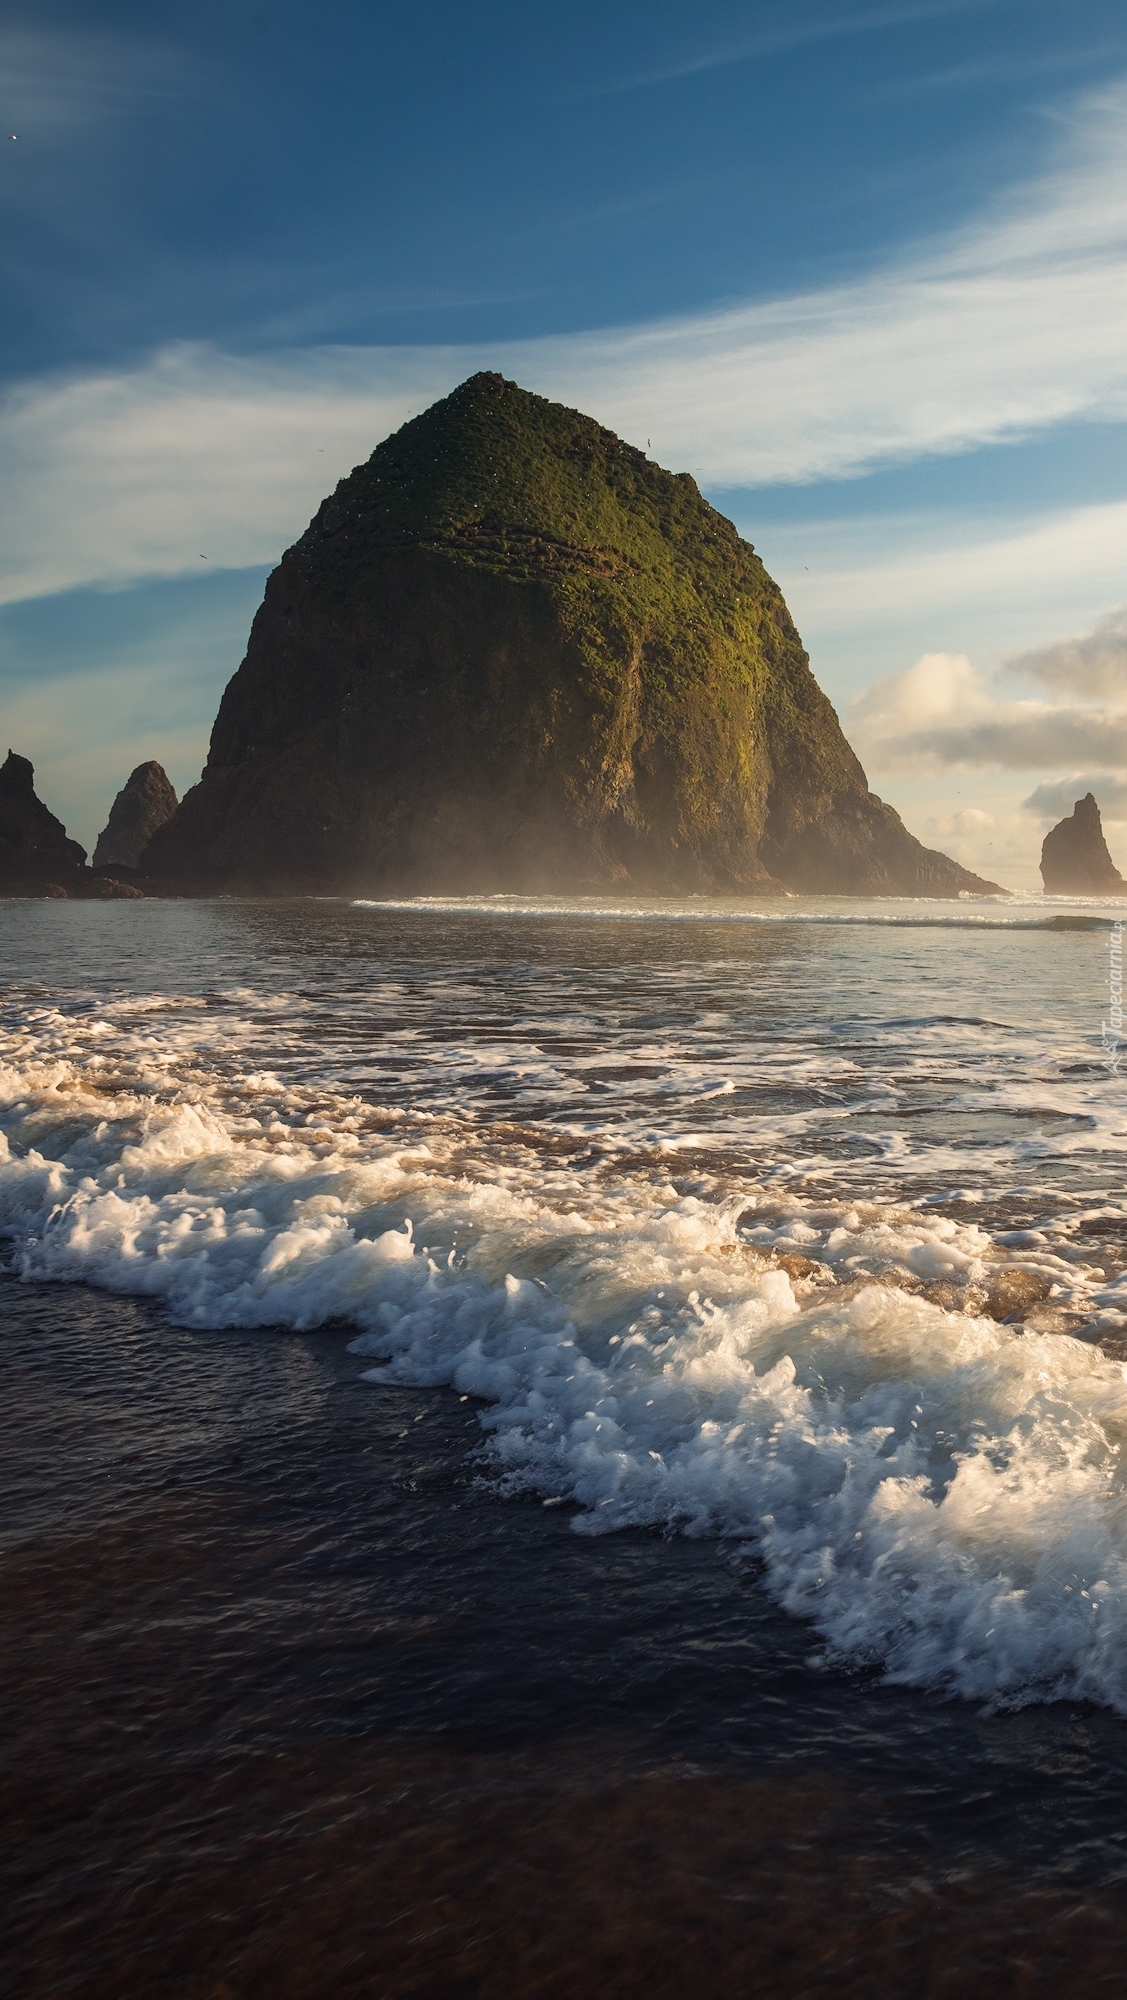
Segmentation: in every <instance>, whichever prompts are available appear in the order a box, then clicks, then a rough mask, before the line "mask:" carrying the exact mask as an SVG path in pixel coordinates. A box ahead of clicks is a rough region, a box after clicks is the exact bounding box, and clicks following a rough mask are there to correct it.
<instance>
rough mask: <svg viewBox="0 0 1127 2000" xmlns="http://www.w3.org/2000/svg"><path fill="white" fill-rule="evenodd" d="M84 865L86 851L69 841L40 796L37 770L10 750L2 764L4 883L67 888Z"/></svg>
mask: <svg viewBox="0 0 1127 2000" xmlns="http://www.w3.org/2000/svg"><path fill="white" fill-rule="evenodd" d="M85 866H86V849H85V848H84V847H80V846H79V844H78V842H77V840H68V839H67V831H66V828H65V826H64V825H63V823H62V820H61V819H56V818H55V815H54V813H53V812H51V811H50V810H49V809H48V807H47V806H45V805H44V804H43V801H42V799H40V798H37V797H36V793H35V769H34V766H33V765H32V764H31V763H30V762H29V761H28V759H27V758H26V757H17V755H16V753H15V751H14V750H9V752H8V755H7V758H6V759H5V762H4V763H3V764H2V765H0V885H2V886H3V887H4V888H18V887H22V886H23V885H24V884H25V883H26V884H29V885H34V884H38V883H48V882H54V883H55V884H56V885H57V886H58V887H59V888H66V886H67V885H68V883H69V882H70V880H71V879H72V877H73V876H74V875H75V874H76V872H77V871H78V870H79V869H82V868H85Z"/></svg>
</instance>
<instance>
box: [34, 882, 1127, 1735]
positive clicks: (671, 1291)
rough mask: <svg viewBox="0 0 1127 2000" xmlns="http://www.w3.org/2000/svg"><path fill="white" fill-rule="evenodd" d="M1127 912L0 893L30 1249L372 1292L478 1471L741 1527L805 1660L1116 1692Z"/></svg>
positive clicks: (380, 1370) (41, 1272) (130, 1276)
mask: <svg viewBox="0 0 1127 2000" xmlns="http://www.w3.org/2000/svg"><path fill="white" fill-rule="evenodd" d="M1116 914H1117V912H1116V910H1115V909H1114V908H1113V907H1112V906H1110V905H1109V906H1108V907H1107V908H1102V907H1100V906H1098V905H1083V906H1081V905H1061V906H1060V907H1059V908H1058V907H1054V906H1053V905H1052V904H1048V906H1047V907H1046V903H1045V901H1043V900H1040V899H1039V900H1038V901H1037V903H1036V904H1034V903H1032V902H1031V903H1029V904H1028V905H1022V904H1016V905H1015V904H1014V903H1010V902H1007V903H1005V904H1002V903H998V902H983V903H978V904H963V903H960V904H958V905H950V904H944V905H940V904H919V905H912V904H907V903H901V902H897V903H880V904H868V905H866V904H856V905H854V904H842V903H840V902H836V903H834V902H827V903H817V902H814V901H811V900H806V899H794V900H793V901H788V902H787V904H785V905H783V906H779V907H777V908H776V907H774V906H767V905H740V904H737V903H723V904H716V905H710V904H708V903H707V902H704V901H702V899H692V900H690V901H687V902H685V903H683V904H675V903H662V904H650V905H646V904H633V905H629V904H615V905H612V904H607V903H603V904H599V903H595V902H587V903H583V904H579V905H568V904H566V903H563V902H561V901H559V900H556V901H552V902H548V901H545V902H543V903H534V902H528V901H523V902H517V901H516V900H515V899H498V898H493V899H488V900H487V901H483V902H478V903H476V904H475V903H472V902H470V901H468V900H462V901H453V900H447V901H444V902H443V901H429V902H425V903H424V902H418V903H411V904H358V905H354V906H347V905H344V904H340V903H335V902H330V901H325V902H294V903H252V902H248V903H238V902H231V903H213V904H203V903H185V904H174V903H144V904H128V905H96V904H89V905H81V904H76V905H57V904H55V905H37V904H19V905H9V906H8V907H7V909H6V911H5V920H6V921H5V939H4V944H3V947H2V949H3V956H4V961H5V964H4V971H5V984H6V992H7V998H6V1001H5V1004H4V1011H3V1017H2V1022H0V1026H2V1030H3V1049H2V1054H3V1067H2V1069H0V1129H2V1132H3V1135H4V1138H3V1144H4V1148H5V1150H4V1154H3V1159H2V1164H0V1223H2V1227H3V1230H4V1234H5V1237H6V1239H7V1243H8V1246H9V1255H10V1260H11V1265H12V1268H13V1270H14V1271H15V1272H16V1273H18V1274H19V1275H20V1276H22V1277H24V1278H26V1279H34V1280H59V1279H67V1280H75V1279H77V1280H80V1281H84V1282H86V1283H89V1284H92V1285H95V1286H99V1287H102V1288H105V1289H108V1290H110V1291H114V1292H118V1293H121V1294H131V1295H134V1296H137V1297H148V1298H150V1299H153V1300H156V1301H159V1302H160V1304H161V1305H162V1307H163V1308H164V1309H165V1310H166V1311H167V1312H168V1313H169V1314H171V1315H172V1316H173V1318H175V1319H176V1320H179V1321H181V1322H182V1323H184V1324H186V1325H189V1326H194V1327H197V1328H200V1329H215V1330H217V1331H219V1330H222V1329H225V1328H226V1329H233V1328H255V1327H271V1326H278V1327H285V1328H288V1329H291V1330H295V1331H298V1332H300V1331H303V1330H308V1331H311V1330H313V1329H317V1328H321V1327H326V1326H332V1325H335V1324H337V1323H338V1322H341V1321H344V1322H347V1323H348V1324H349V1326H350V1328H351V1338H352V1342H353V1352H354V1354H355V1355H356V1356H357V1357H358V1365H359V1366H360V1367H361V1368H363V1369H364V1370H365V1371H366V1372H369V1373H370V1375H371V1377H372V1379H373V1381H375V1382H378V1383H380V1384H384V1385H387V1384H391V1385H395V1384H399V1385H402V1387H403V1388H404V1390H407V1389H412V1390H415V1389H419V1388H423V1387H426V1388H431V1389H434V1388H442V1389H449V1390H450V1391H452V1392H454V1393H455V1394H456V1395H457V1396H461V1397H468V1398H472V1399H474V1406H475V1407H479V1409H480V1449H481V1451H482V1453H483V1458H482V1460H481V1464H480V1471H481V1473H482V1475H483V1476H485V1477H487V1478H488V1479H490V1480H492V1481H493V1482H494V1483H495V1484H496V1486H497V1488H498V1490H499V1491H501V1492H503V1493H511V1494H522V1495H525V1496H529V1495H531V1496H534V1497H535V1498H537V1499H538V1500H540V1501H541V1502H542V1503H543V1504H545V1505H547V1506H550V1507H563V1508H565V1509H567V1510H568V1511H569V1512H571V1517H572V1526H573V1528H574V1529H575V1530H576V1531H577V1532H578V1533H579V1534H580V1535H585V1536H591V1535H600V1534H606V1533H609V1532H611V1531H613V1530H615V1529H621V1528H626V1527H648V1528H659V1529H662V1530H664V1531H667V1532H674V1533H687V1534H689V1535H691V1536H695V1537H711V1538H718V1539H720V1540H721V1541H722V1542H723V1544H724V1550H725V1553H726V1554H727V1555H728V1556H731V1557H734V1558H735V1559H737V1560H745V1559H746V1560H747V1561H749V1562H752V1563H754V1565H755V1566H756V1576H757V1578H758V1581H756V1582H755V1583H754V1584H750V1583H749V1588H755V1589H762V1590H764V1591H766V1592H767V1593H768V1594H769V1595H770V1596H771V1597H773V1598H774V1599H775V1600H776V1602H777V1603H779V1604H781V1605H782V1606H784V1607H785V1609H786V1610H787V1611H788V1612H790V1613H792V1614H793V1615H794V1616H795V1617H796V1618H798V1619H800V1620H804V1621H806V1623H807V1625H808V1627H809V1629H810V1631H811V1633H812V1636H813V1642H814V1645H815V1648H816V1650H818V1651H820V1654H821V1657H823V1658H824V1659H825V1660H827V1661H829V1662H838V1663H854V1664H856V1663H865V1664H869V1665H873V1666H876V1667H878V1668H879V1669H880V1670H881V1671H882V1672H883V1673H885V1674H886V1675H887V1676H888V1677H889V1678H891V1679H893V1680H896V1681H899V1682H901V1683H905V1684H909V1685H918V1686H926V1687H930V1688H934V1689H937V1690H941V1691H944V1692H950V1693H955V1694H960V1695H964V1696H970V1697H972V1698H974V1699H975V1700H978V1701H985V1702H986V1703H992V1704H999V1705H1002V1706H1011V1705H1021V1704H1024V1703H1028V1702H1030V1701H1037V1700H1046V1699H1055V1698H1061V1697H1068V1698H1077V1697H1086V1698H1089V1699H1091V1700H1094V1701H1097V1702H1099V1703H1101V1704H1104V1705H1106V1706H1110V1707H1112V1708H1113V1709H1116V1710H1118V1711H1119V1712H1123V1710H1124V1709H1127V1643H1125V1642H1127V1478H1125V1474H1124V1468H1123V1463H1122V1444H1123V1439H1124V1433H1125V1430H1127V1378H1125V1370H1124V1362H1123V1358H1122V1357H1123V1356H1124V1355H1125V1354H1127V1276H1125V1271H1127V1202H1125V1200H1124V1196H1123V1192H1122V1166H1123V1155H1124V1152H1125V1151H1127V1088H1125V1086H1124V1083H1123V1081H1122V1079H1120V1078H1119V1077H1118V1076H1117V1075H1115V1074H1114V1073H1113V1072H1112V1071H1110V1070H1109V1068H1108V1067H1107V1064H1106V1061H1105V1060H1104V1049H1103V1045H1102V1043H1101V1026H1102V1021H1103V1018H1104V1016H1105V1015H1106V1012H1107V943H1106V940H1107V934H1108V928H1109V925H1110V923H1111V921H1112V919H1113V917H1114V916H1115V915H1116ZM29 967H30V968H34V973H33V976H32V977H29V975H28V968H29ZM262 1365H263V1367H269V1366H270V1365H271V1364H270V1359H269V1350H265V1351H264V1353H263V1361H262ZM405 1420H407V1419H405Z"/></svg>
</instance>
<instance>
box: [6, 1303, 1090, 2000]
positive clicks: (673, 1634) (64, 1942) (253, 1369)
mask: <svg viewBox="0 0 1127 2000" xmlns="http://www.w3.org/2000/svg"><path fill="white" fill-rule="evenodd" d="M0 1327H2V1340H0V1357H2V1361H3V1367H4V1374H5V1395H4V1432H5V1435H4V1440H3V1466H4V1474H3V1480H4V1488H5V1503H4V1521H5V1523H6V1527H5V1537H4V1557H3V1584H2V1587H3V1598H4V1606H5V1615H4V1621H3V1647H4V1674H3V1688H4V1708H5V1717H4V1752H3V1776H2V1782H3V1793H4V1817H5V1824H6V1827H7V1829H8V1837H7V1839H6V1842H5V1847H6V1853H7V1859H6V1861H5V1863H4V1864H3V1866H4V1881H3V1885H2V1887H3V1907H4V1910H5V1912H6V1914H5V1919H4V1928H5V1931H6V1933H7V1937H6V1944H5V1951H4V1959H5V1963H6V1968H7V1969H6V1972H5V1975H4V1977H5V1979H6V1982H7V1984H6V1985H5V1987H4V1990H5V1991H7V1992H11V1993H13V1994H19V1995H21V1996H23V1995H36V1996H39V1995H44V1996H45V1995H52V1996H60V2000H61V1996H64V1995H66V1996H70V1995H73V1996H91V2000H94V1996H97V2000H101V1996H106V2000H109V1996H111V1995H112V1996H114V1997H115V2000H120V1996H128V1995H133V1994H138V1995H140V1994H146V1995H148V1994H155V1993H160V1994H161V1995H167V1996H170V2000H189V1996H191V2000H196V1996H201V2000H202V1996H210V2000H235V1996H237V2000H252V1997H253V2000H257V1996H267V1995H271V1996H286V2000H304V1996H315V1995H316V1996H321V1995H325V1994H329V1993H331V1994H333V1995H334V1996H341V2000H347V1996H352V1995H357V1996H359V1995H371V1996H376V1995H378V1996H381V2000H382V1996H400V1995H403V1996H407V1995H423V1994H425V1995H430V1994H435V1995H438V1994H445V1995H463V1994H464V1995H467V1996H468V1995H481V1996H490V2000H492V1996H496V2000H516V1996H524V1995H529V1996H531V1995H543V1996H551V2000H556V1996H571V1995H580V1994H588V1993H598V1994H609V1995H624V1996H625V1995H635V1994H637V1995H642V1994H646V1995H671V1996H672V1995H680V1994H688V1993H698V1992H701V1993H709V1994H715V1995H720V1996H727V1995H729V1994H730V1995H733V1996H735V1995H737V1994H739V1995H747V1994H763V1995H772V1996H774V1995H780V1996H783V1995H786V1996H789V1995H800V1994H805V1993H820V1992H831V1991H832V1992H837V1993H842V1994H847V1995H851V1994H857V1995H861V1994H870V1993H874V1992H885V1991H886V1992H889V1993H894V1994H897V1995H900V1994H904V1995H917V1994H918V1995H921V1996H922V1995H933V1994H952V1995H954V1994H959V1995H965V1994H979V1993H981V1994H983V1995H985V1994H986V1993H990V1994H1001V1995H1009V1994H1013V1995H1024V1994H1042V1993H1045V1994H1047V1993H1049V1992H1050V1991H1053V1990H1059V1989H1061V1988H1062V1987H1063V1988H1064V1989H1065V1990H1067V1991H1069V1992H1073V1993H1087V1992H1098V1991H1102V1990H1104V1988H1105V1987H1106V1988H1107V1989H1108V1990H1109V1991H1110V1990H1111V1989H1112V1987H1113V1986H1114V1987H1115V1989H1116V1990H1118V1989H1119V1987H1120V1986H1121V1984H1122V1977H1123V1965H1124V1963H1125V1954H1127V1909H1125V1908H1124V1906H1123V1903H1122V1897H1121V1893H1120V1884H1121V1878H1122V1848H1123V1845H1124V1842H1123V1839H1122V1836H1121V1835H1120V1832H1119V1827H1120V1823H1121V1819H1122V1810H1121V1808H1122V1800H1123V1796H1124V1779H1125V1777H1127V1751H1125V1747H1124V1738H1125V1737H1127V1730H1125V1729H1124V1726H1123V1725H1122V1724H1120V1723H1119V1722H1118V1721H1116V1719H1115V1718H1114V1717H1111V1716H1108V1715H1105V1714H1102V1713H1100V1712H1099V1711H1094V1710H1093V1711H1088V1710H1083V1709H1079V1708H1076V1707H1072V1708H1070V1709H1062V1708H1056V1709H1050V1710H1046V1709H1042V1710H1029V1711H1025V1712H1024V1713H1023V1714H1020V1715H1017V1716H1012V1717H994V1718H984V1717H981V1716H978V1715H976V1714H975V1713H974V1712H973V1711H971V1710H969V1709H968V1708H966V1707H965V1706H964V1705H962V1704H957V1703H956V1704H943V1703H939V1702H936V1701H933V1700H931V1699H930V1698H927V1697H922V1696H916V1695H913V1694H910V1693H905V1692H902V1691H897V1690H888V1689H884V1688H882V1687H880V1686H879V1685H878V1684H877V1683H876V1682H875V1681H874V1680H873V1679H872V1678H871V1677H868V1676H864V1675H861V1676H858V1675H853V1676H845V1675H838V1674H827V1673H824V1672H820V1671H818V1670H817V1669H815V1668H814V1667H813V1666H812V1665H811V1664H810V1660H809V1655H810V1650H811V1647H810V1636H809V1634H808V1633H807V1632H806V1631H805V1630H804V1629H803V1628H801V1627H798V1626H795V1625H794V1624H793V1623H791V1622H790V1621H788V1620H786V1619H785V1618H783V1617H782V1615H781V1614H779V1613H778V1612H776V1611H775V1610H774V1609H773V1608H772V1607H771V1606H770V1605H768V1604H767V1603H766V1601H765V1600H764V1598H763V1596H762V1593H761V1591H760V1590H759V1587H758V1585H757V1584H756V1582H755V1579H754V1578H753V1577H749V1576H748V1575H747V1574H745V1573H743V1574H742V1573H740V1572H738V1571H736V1570H734V1569H733V1568H732V1567H731V1565H730V1564H728V1563H727V1562H726V1561H725V1559H724V1556H723V1554H722V1552H721V1551H719V1550H718V1549H717V1547H716V1545H715V1544H711V1545H709V1544H692V1543H684V1542H681V1543H663V1542H659V1541H658V1540H657V1539H656V1538H654V1537H650V1536H645V1535H620V1536H615V1537H610V1538H607V1539H605V1540H601V1541H595V1542H592V1541H590V1540H588V1539H584V1538H580V1537H577V1536H575V1535H573V1534H571V1533H570V1532H569V1529H568V1523H567V1520H566V1518H564V1516H563V1514H562V1512H561V1511H560V1510H544V1509H542V1508H541V1507H539V1506H538V1505H536V1504H535V1503H514V1502H506V1501H502V1500H499V1499H498V1498H496V1497H495V1496H494V1495H493V1494H491V1493H489V1492H487V1491H483V1490H481V1489H479V1488H478V1487H475V1485H474V1476H475V1475H474V1469H473V1466H472V1463H471V1462H469V1460H468V1459H467V1452H468V1451H469V1450H470V1449H471V1448H472V1446H473V1443H474V1439H475V1437H476V1435H477V1427H476V1420H475V1418H474V1415H473V1410H472V1406H467V1405H465V1404H461V1403H459V1402H458V1400H457V1399H456V1398H455V1397H454V1396H452V1395H450V1394H449V1393H446V1392H436V1393H433V1394H431V1393H426V1394H420V1393H419V1392H418V1391H411V1390H407V1391H404V1390H399V1389H387V1388H382V1387H380V1388H373V1387H372V1386H371V1385H367V1384H362V1383H360V1382H359V1381H358V1379H357V1377H358V1373H359V1368H360V1366H361V1365H362V1364H359V1363H357V1362H356V1361H355V1360H354V1359H352V1358H350V1357H349V1356H348V1355H347V1353H346V1351H345V1342H346V1338H347V1333H346V1331H345V1330H343V1329H342V1330H341V1331H340V1332H339V1333H337V1332H332V1331H330V1332H328V1333H324V1334H320V1335H317V1336H315V1337H299V1336H291V1335H271V1334H265V1335H263V1334H248V1335H230V1334H210V1333H207V1334H195V1333H189V1332H186V1331H184V1330H183V1329H177V1328H173V1327H170V1326H168V1325H167V1324H165V1323H164V1322H163V1321H162V1320H161V1318H160V1317H159V1315H157V1314H156V1313H154V1312H152V1311H151V1310H150V1309H149V1308H147V1307H145V1306H144V1305H141V1304H138V1303H136V1302H132V1301H117V1300H112V1299H107V1298H104V1297H100V1296H98V1295H96V1294H92V1293H89V1292H84V1291H81V1290H78V1289H77V1288H70V1287H66V1288H63V1287H37V1288H32V1287H24V1286H21V1285H18V1284H16V1283H15V1282H13V1281H6V1282H3V1283H0ZM404 1432H406V1435H403V1433H404Z"/></svg>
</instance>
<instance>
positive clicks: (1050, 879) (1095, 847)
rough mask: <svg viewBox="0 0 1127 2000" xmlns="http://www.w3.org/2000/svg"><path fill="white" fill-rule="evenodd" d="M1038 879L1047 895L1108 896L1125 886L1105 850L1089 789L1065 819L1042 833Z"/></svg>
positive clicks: (1092, 796)
mask: <svg viewBox="0 0 1127 2000" xmlns="http://www.w3.org/2000/svg"><path fill="white" fill-rule="evenodd" d="M1041 880H1042V881H1043V883H1044V885H1045V894H1046V895H1047V896H1107V895H1114V894H1115V893H1116V892H1117V891H1118V890H1120V889H1127V882H1124V880H1123V877H1122V875H1121V874H1120V873H1119V870H1118V868H1117V867H1116V865H1115V863H1114V861H1113V860H1112V858H1111V856H1110V854H1109V853H1108V851H1107V842H1106V840H1105V839H1104V830H1103V825H1102V823H1101V820H1100V809H1099V807H1098V805H1097V804H1096V801H1095V797H1094V795H1093V794H1092V793H1091V792H1085V794H1084V797H1083V798H1082V799H1077V801H1076V804H1075V806H1074V807H1073V809H1072V812H1071V815H1070V816H1069V818H1068V819H1062V820H1059V821H1058V822H1057V824H1056V826H1054V828H1053V830H1052V832H1051V833H1047V834H1046V835H1045V839H1044V843H1043V845H1042V848H1041Z"/></svg>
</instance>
